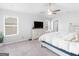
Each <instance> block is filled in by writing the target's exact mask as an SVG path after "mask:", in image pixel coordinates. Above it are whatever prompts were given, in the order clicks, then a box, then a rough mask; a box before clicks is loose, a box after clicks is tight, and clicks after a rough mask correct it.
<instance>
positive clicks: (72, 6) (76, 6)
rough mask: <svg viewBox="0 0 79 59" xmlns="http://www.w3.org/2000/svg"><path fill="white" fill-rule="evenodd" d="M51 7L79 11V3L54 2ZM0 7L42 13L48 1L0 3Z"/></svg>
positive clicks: (45, 9) (46, 7)
mask: <svg viewBox="0 0 79 59" xmlns="http://www.w3.org/2000/svg"><path fill="white" fill-rule="evenodd" d="M52 7H56V8H58V9H61V10H62V11H68V12H79V3H54V4H52ZM0 8H1V9H8V10H12V11H18V12H24V13H40V12H41V13H42V12H46V11H47V9H48V3H0Z"/></svg>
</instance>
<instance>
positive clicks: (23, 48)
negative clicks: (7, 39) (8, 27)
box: [0, 40, 57, 56]
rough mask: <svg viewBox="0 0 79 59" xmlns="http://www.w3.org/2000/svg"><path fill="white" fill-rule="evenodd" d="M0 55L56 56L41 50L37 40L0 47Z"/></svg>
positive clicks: (43, 49) (48, 51)
mask: <svg viewBox="0 0 79 59" xmlns="http://www.w3.org/2000/svg"><path fill="white" fill-rule="evenodd" d="M0 53H9V55H10V56H57V54H55V53H54V52H51V51H50V50H48V49H47V48H44V47H42V48H41V47H40V43H39V41H38V40H33V41H23V42H18V43H14V44H9V45H4V46H2V47H0Z"/></svg>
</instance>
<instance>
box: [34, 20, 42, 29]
mask: <svg viewBox="0 0 79 59" xmlns="http://www.w3.org/2000/svg"><path fill="white" fill-rule="evenodd" d="M34 28H43V22H39V21H34Z"/></svg>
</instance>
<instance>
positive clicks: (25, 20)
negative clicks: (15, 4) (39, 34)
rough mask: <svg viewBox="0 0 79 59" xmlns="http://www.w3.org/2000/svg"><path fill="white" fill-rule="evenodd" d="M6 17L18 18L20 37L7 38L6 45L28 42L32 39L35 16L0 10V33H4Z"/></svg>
mask: <svg viewBox="0 0 79 59" xmlns="http://www.w3.org/2000/svg"><path fill="white" fill-rule="evenodd" d="M5 16H18V19H19V35H18V36H10V37H5V39H4V43H12V42H16V41H22V40H28V39H30V38H31V31H32V27H33V20H34V19H33V15H30V14H23V13H17V12H14V11H9V10H2V9H0V31H3V32H4V17H5Z"/></svg>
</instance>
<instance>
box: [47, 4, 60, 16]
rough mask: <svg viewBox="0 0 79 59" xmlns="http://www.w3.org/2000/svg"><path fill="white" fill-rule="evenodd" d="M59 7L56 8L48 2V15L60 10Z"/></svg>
mask: <svg viewBox="0 0 79 59" xmlns="http://www.w3.org/2000/svg"><path fill="white" fill-rule="evenodd" d="M60 11H61V10H60V9H56V8H55V7H54V6H53V4H52V3H49V4H48V15H53V14H57V13H58V12H60Z"/></svg>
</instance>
